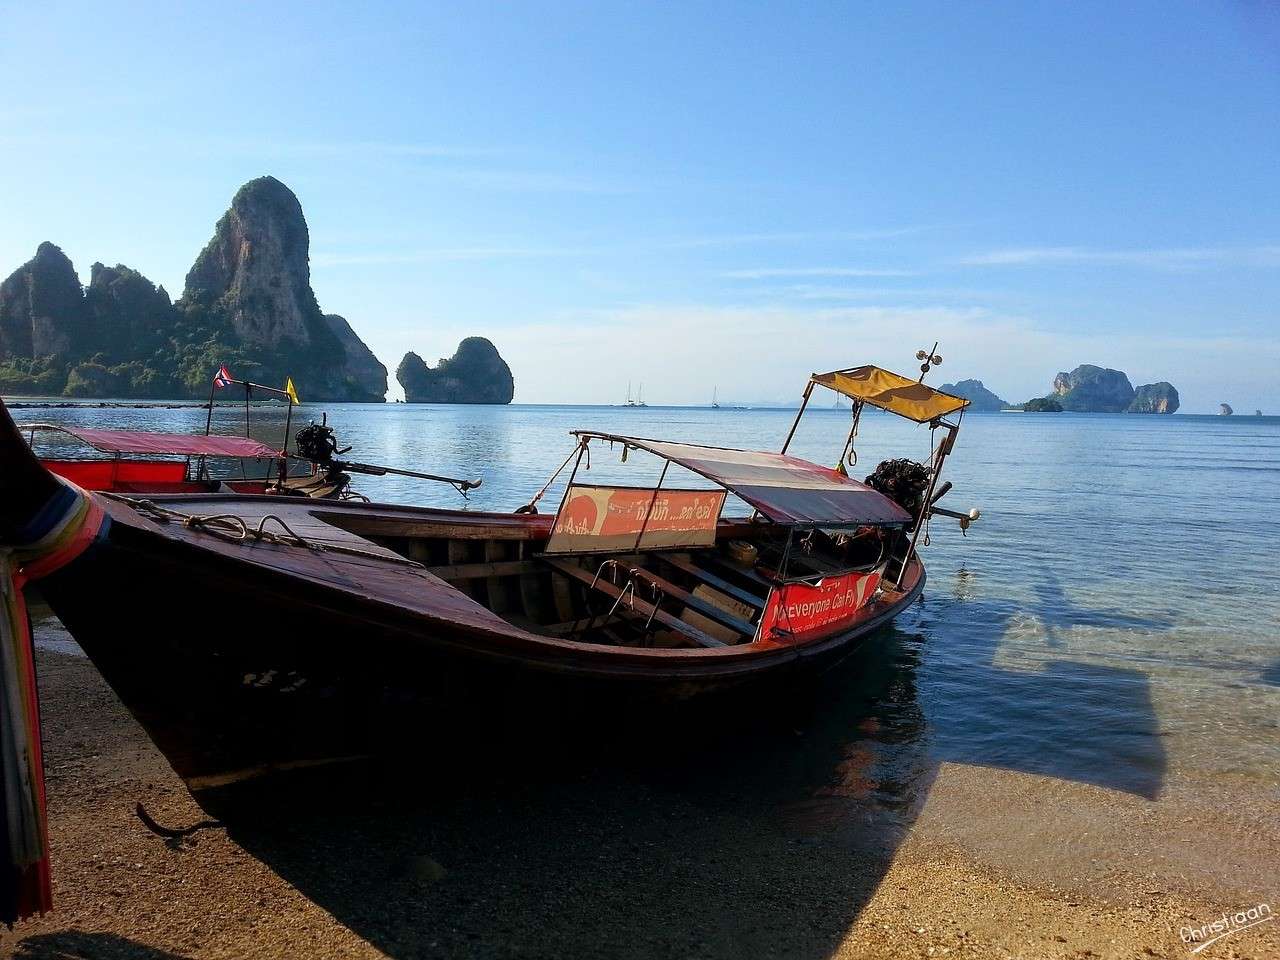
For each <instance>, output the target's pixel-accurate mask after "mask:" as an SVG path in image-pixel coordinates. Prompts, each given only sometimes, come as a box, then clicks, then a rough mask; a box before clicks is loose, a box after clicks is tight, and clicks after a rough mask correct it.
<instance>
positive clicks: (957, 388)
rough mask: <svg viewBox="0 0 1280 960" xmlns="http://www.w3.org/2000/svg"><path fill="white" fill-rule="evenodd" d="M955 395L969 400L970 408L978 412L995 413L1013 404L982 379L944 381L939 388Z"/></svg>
mask: <svg viewBox="0 0 1280 960" xmlns="http://www.w3.org/2000/svg"><path fill="white" fill-rule="evenodd" d="M938 389H939V390H941V391H942V392H943V393H949V394H951V395H952V396H953V397H964V398H965V399H966V400H968V401H969V409H970V410H971V411H974V412H976V413H994V412H998V411H1000V410H1007V409H1008V408H1009V407H1010V406H1011V404H1009V403H1006V402H1005V401H1004V400H1001V399H1000V398H999V397H997V396H996V395H995V394H994V393H992V392H991V391H990V390H988V389H987V388H986V386H985V385H984V384H983V382H982V381H981V380H961V381H960V382H959V383H944V384H943V385H942V386H941V387H939V388H938Z"/></svg>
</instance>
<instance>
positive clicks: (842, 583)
mask: <svg viewBox="0 0 1280 960" xmlns="http://www.w3.org/2000/svg"><path fill="white" fill-rule="evenodd" d="M882 573H883V567H882V568H880V569H878V570H874V571H872V572H871V573H846V574H845V575H844V576H840V577H827V578H826V579H825V580H820V581H818V583H817V584H815V585H812V586H811V585H809V584H807V583H788V584H784V585H783V586H781V587H775V588H774V589H773V591H772V592H771V593H770V594H769V600H768V602H767V603H766V604H765V608H764V613H763V614H762V615H761V617H760V636H761V637H762V638H763V639H765V640H774V641H780V642H786V641H787V640H790V639H794V638H795V637H798V636H801V635H803V634H806V633H813V632H815V631H826V630H829V629H831V628H832V627H836V626H839V625H840V624H842V623H845V622H846V621H850V620H852V619H853V618H854V616H856V614H857V613H858V611H859V610H861V609H862V608H863V607H865V606H866V605H867V603H868V602H869V601H870V600H871V598H872V597H873V596H875V592H876V587H878V586H879V585H880V576H881V574H882Z"/></svg>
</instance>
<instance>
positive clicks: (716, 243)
mask: <svg viewBox="0 0 1280 960" xmlns="http://www.w3.org/2000/svg"><path fill="white" fill-rule="evenodd" d="M933 229H935V228H934V227H932V226H912V227H886V228H883V229H874V230H819V231H814V230H790V231H774V232H760V233H728V234H720V235H715V234H713V235H709V236H704V237H677V238H675V239H672V240H667V241H664V242H661V243H660V244H659V245H661V246H666V247H674V248H677V249H682V248H687V247H734V246H749V245H752V244H771V243H808V242H810V241H814V240H823V241H835V240H843V241H849V242H858V241H862V240H887V239H891V238H893V237H906V236H910V235H912V234H917V233H924V232H926V231H929V230H933Z"/></svg>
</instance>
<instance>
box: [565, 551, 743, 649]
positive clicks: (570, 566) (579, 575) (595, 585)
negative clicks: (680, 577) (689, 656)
mask: <svg viewBox="0 0 1280 960" xmlns="http://www.w3.org/2000/svg"><path fill="white" fill-rule="evenodd" d="M599 559H603V558H599ZM542 560H543V562H545V563H547V564H549V565H550V566H551V568H552V569H553V570H556V571H558V572H559V573H562V574H564V575H565V576H567V577H570V578H571V579H574V580H577V581H578V582H579V583H581V584H582V585H584V586H585V587H587V588H588V589H591V590H597V591H599V592H600V593H602V594H604V595H605V596H606V597H608V598H609V599H610V600H617V599H619V598H620V597H621V596H622V594H623V590H625V589H626V588H625V587H619V586H616V585H615V584H613V583H611V582H610V581H609V580H606V579H605V578H604V577H597V576H596V575H595V573H593V572H592V571H590V570H587V569H585V568H583V567H582V566H580V565H579V564H578V562H577V560H575V559H573V558H571V557H548V556H543V557H542ZM659 589H661V588H659ZM618 609H619V610H624V609H629V610H630V611H631V612H633V613H634V614H635V615H637V616H639V617H642V618H644V619H645V620H650V619H651V620H652V622H654V623H658V624H661V625H662V626H664V627H666V628H667V629H669V630H674V631H675V632H676V633H679V634H682V635H684V637H685V638H686V639H688V640H690V641H692V642H693V643H696V644H697V645H698V646H700V647H725V646H729V644H727V643H725V642H724V641H723V640H717V639H716V638H715V637H713V636H711V635H710V634H708V633H705V632H704V631H702V630H699V629H698V628H697V627H695V626H693V625H692V624H689V623H685V622H684V621H683V620H681V619H680V618H679V617H676V616H672V615H671V614H669V613H667V612H666V611H665V610H662V609H661V608H659V607H655V606H654V605H653V604H651V603H649V602H648V601H646V600H642V599H641V598H640V597H637V596H634V592H633V591H628V597H627V600H626V601H625V602H624V603H623V604H620V605H619V608H618Z"/></svg>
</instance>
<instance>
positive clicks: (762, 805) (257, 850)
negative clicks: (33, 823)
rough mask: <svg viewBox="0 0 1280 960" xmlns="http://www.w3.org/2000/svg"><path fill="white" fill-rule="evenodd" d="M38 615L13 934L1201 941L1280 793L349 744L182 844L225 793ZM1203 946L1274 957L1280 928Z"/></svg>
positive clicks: (727, 757)
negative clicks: (24, 866) (39, 855)
mask: <svg viewBox="0 0 1280 960" xmlns="http://www.w3.org/2000/svg"><path fill="white" fill-rule="evenodd" d="M40 633H41V638H42V649H41V652H40V670H41V686H42V691H43V696H44V710H45V713H44V727H45V737H46V748H47V769H48V776H49V794H50V821H51V823H50V826H51V833H52V842H53V869H54V882H55V900H56V905H57V907H56V911H55V912H54V913H52V914H50V915H48V916H45V917H43V918H41V919H38V920H31V921H27V922H25V923H22V924H20V925H19V926H18V927H17V928H16V929H15V930H14V931H12V932H4V933H0V953H2V954H3V955H5V956H9V955H12V956H16V957H21V958H71V957H84V958H130V960H133V958H136V960H160V958H171V957H193V958H194V957H209V958H220V957H226V958H230V957H280V956H286V957H293V956H306V957H396V958H399V957H404V958H409V957H436V956H439V957H515V956H524V957H748V956H749V957H798V958H812V960H818V958H826V957H931V956H932V957H940V956H948V955H959V956H969V957H1153V956H1154V957H1186V956H1191V953H1190V948H1189V947H1188V946H1187V945H1186V944H1184V943H1183V942H1182V940H1181V939H1180V935H1179V930H1180V929H1181V928H1182V927H1185V926H1194V927H1200V926H1202V925H1203V924H1204V923H1206V922H1212V921H1213V920H1214V919H1216V918H1219V917H1221V915H1222V914H1223V913H1224V912H1227V913H1231V912H1234V911H1235V910H1237V909H1243V908H1247V907H1250V906H1253V905H1256V904H1258V903H1260V902H1270V900H1271V898H1272V897H1274V892H1275V890H1276V886H1277V885H1276V880H1277V867H1276V865H1277V864H1280V833H1278V831H1277V818H1276V816H1275V814H1276V812H1277V806H1276V804H1275V802H1274V797H1272V798H1270V799H1268V798H1267V797H1266V796H1264V795H1258V794H1256V792H1254V793H1250V792H1249V791H1247V790H1245V789H1244V788H1243V787H1233V785H1231V784H1218V791H1217V793H1216V794H1215V793H1213V792H1212V791H1210V792H1209V793H1207V794H1206V792H1205V791H1202V790H1196V791H1186V790H1180V789H1176V788H1169V789H1166V791H1165V792H1164V793H1163V794H1162V795H1161V796H1160V798H1159V799H1158V800H1154V801H1153V800H1148V799H1144V798H1140V797H1135V796H1133V795H1131V794H1125V793H1120V792H1117V791H1112V790H1107V789H1104V788H1100V787H1093V786H1086V785H1079V784H1072V783H1067V782H1065V781H1060V780H1055V779H1050V778H1045V777H1037V776H1030V775H1026V774H1017V773H1010V772H1006V771H1000V770H996V769H991V768H981V767H971V766H965V765H960V764H949V763H942V764H939V765H937V766H936V767H932V768H929V767H928V766H927V764H926V765H925V768H924V769H921V770H919V771H917V776H915V777H914V778H913V779H912V780H911V782H910V783H909V784H904V783H894V782H888V781H883V780H877V779H876V778H875V777H874V776H873V775H872V774H873V773H874V770H875V768H876V764H875V758H874V757H870V756H866V755H863V754H862V752H861V750H860V748H859V747H857V746H856V745H855V746H853V747H848V746H845V745H837V746H835V747H833V751H834V752H828V751H826V749H825V747H826V745H825V744H822V743H817V744H815V743H814V742H813V741H814V739H815V738H817V739H820V738H821V737H823V736H824V735H825V734H824V733H823V730H822V727H821V724H815V725H814V726H813V727H812V728H809V729H804V728H797V729H789V730H786V731H784V732H782V733H779V734H777V735H776V736H775V737H770V736H769V735H764V736H753V737H752V739H750V740H749V741H747V742H743V743H739V744H738V745H737V746H736V747H732V746H729V745H728V744H727V742H726V741H725V740H724V739H723V738H717V739H715V740H714V742H713V743H712V744H711V745H710V746H707V745H702V746H694V747H692V748H687V749H684V750H678V751H670V750H667V749H665V748H661V747H660V748H659V749H656V750H654V751H652V752H651V753H647V754H645V755H643V756H640V757H638V758H637V756H636V751H635V750H634V749H632V750H628V751H627V752H626V759H625V761H624V760H623V759H621V756H622V754H621V751H619V750H617V749H615V747H617V744H616V743H614V742H612V741H610V740H609V739H608V738H601V739H599V740H597V741H595V742H594V745H593V747H592V748H591V749H590V750H587V751H584V750H582V749H579V748H576V747H575V748H573V749H566V750H561V751H557V752H555V753H554V754H552V755H549V756H540V757H536V758H531V757H530V756H529V755H528V754H527V753H524V751H516V752H512V753H509V754H508V753H503V752H501V751H498V752H494V753H490V754H488V755H487V756H485V757H484V758H483V759H482V760H477V758H476V757H475V756H474V755H471V756H470V757H469V759H467V760H459V759H457V758H456V757H455V758H453V759H447V760H444V761H441V762H439V763H438V764H437V763H436V761H434V760H433V761H431V766H430V767H425V768H424V767H422V766H418V767H417V768H416V769H413V770H407V769H390V768H388V767H386V766H383V767H378V768H366V769H360V770H356V769H355V768H353V770H352V772H351V773H350V775H344V776H342V777H339V778H337V779H336V781H335V779H334V778H332V777H330V778H327V779H326V780H323V781H318V782H315V783H309V784H308V783H302V782H298V783H295V784H294V785H292V786H289V787H288V788H287V789H286V788H278V789H272V790H270V791H267V792H265V793H260V794H258V795H254V796H245V797H242V798H238V799H235V800H233V801H230V802H228V803H226V804H225V805H224V806H221V807H219V808H218V809H217V811H216V812H218V813H219V814H222V815H223V816H224V817H225V820H224V824H225V825H224V826H222V827H216V828H210V829H204V830H200V831H197V832H196V833H194V834H192V835H191V836H189V837H187V838H185V839H183V840H176V841H174V840H170V841H166V840H164V839H162V838H160V837H157V836H156V835H154V834H152V833H150V832H149V831H148V830H146V829H145V828H144V827H143V825H142V823H141V822H140V821H139V820H138V819H137V817H136V816H135V813H134V807H135V804H136V803H138V802H141V803H143V804H144V805H145V806H146V809H147V810H148V811H149V812H150V813H151V815H152V816H153V817H154V818H155V819H156V820H158V821H159V822H160V823H162V824H164V825H166V826H170V827H181V826H186V825H191V824H195V823H198V822H200V821H201V820H204V819H205V818H206V817H207V816H208V814H207V813H206V812H205V811H204V810H202V809H201V808H200V807H198V806H197V805H196V804H195V802H194V801H193V800H192V799H191V797H190V795H189V794H188V793H187V792H186V790H185V789H184V788H183V786H182V784H181V782H180V781H179V780H178V778H177V777H176V776H175V775H174V774H173V773H172V771H170V769H169V768H168V766H167V765H166V764H165V762H164V760H163V758H162V757H161V756H160V754H159V753H158V752H157V751H156V750H155V748H154V747H152V745H151V744H150V742H149V741H148V740H147V739H146V737H145V735H144V734H143V733H142V731H141V730H140V728H139V727H138V726H137V725H136V723H134V721H133V720H132V718H131V717H130V716H129V715H128V713H127V712H126V711H125V710H124V708H123V707H122V706H121V705H120V703H119V702H118V701H117V700H116V699H115V697H114V695H113V694H112V693H111V691H110V690H109V689H108V688H107V687H106V685H105V684H104V683H103V682H102V680H101V679H100V678H99V676H98V675H97V673H96V671H95V670H94V669H93V667H92V665H91V664H90V663H89V662H88V661H87V660H86V659H84V658H83V657H82V656H78V655H74V654H70V653H68V652H65V651H66V650H68V649H72V646H71V644H70V642H69V641H64V640H61V639H60V637H61V636H62V635H61V634H60V628H59V627H58V626H57V625H56V623H54V622H52V621H45V623H44V624H43V625H42V626H41V627H40ZM449 735H450V734H449V731H447V730H442V731H437V732H436V736H444V737H447V736H449ZM788 738H791V739H792V741H793V743H792V744H788ZM428 739H429V738H428ZM731 739H732V738H731ZM796 745H799V746H800V747H801V749H797V746H796ZM632 746H634V744H632ZM815 747H816V749H815ZM522 754H523V755H522ZM427 755H428V752H427V751H425V750H424V756H427ZM416 762H417V763H418V764H421V763H424V762H426V761H423V760H421V759H418V760H417V761H416ZM828 763H830V764H831V765H830V766H826V765H827V764H828ZM816 767H825V768H824V769H816ZM833 772H834V777H833ZM1199 956H1205V957H1237V958H1239V957H1252V958H1266V957H1275V956H1280V925H1277V924H1275V923H1262V924H1259V925H1258V926H1256V927H1254V928H1251V929H1247V930H1243V931H1241V932H1238V933H1235V934H1233V935H1232V936H1229V937H1227V938H1225V939H1223V940H1221V941H1220V942H1217V943H1215V944H1213V945H1211V946H1209V947H1208V948H1206V949H1205V950H1203V951H1202V952H1201V953H1200V954H1199Z"/></svg>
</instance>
